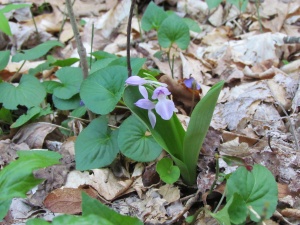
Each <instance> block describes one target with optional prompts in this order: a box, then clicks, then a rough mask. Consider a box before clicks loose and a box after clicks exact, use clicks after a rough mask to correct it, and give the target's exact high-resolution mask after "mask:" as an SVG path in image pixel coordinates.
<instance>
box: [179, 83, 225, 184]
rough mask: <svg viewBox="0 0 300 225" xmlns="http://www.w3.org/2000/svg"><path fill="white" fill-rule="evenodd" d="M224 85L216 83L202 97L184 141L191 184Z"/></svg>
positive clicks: (194, 177) (185, 160)
mask: <svg viewBox="0 0 300 225" xmlns="http://www.w3.org/2000/svg"><path fill="white" fill-rule="evenodd" d="M223 85H224V82H223V81H221V82H219V83H217V84H215V85H214V86H213V87H212V88H211V89H210V90H209V92H208V93H207V94H206V95H205V96H204V97H203V98H202V99H201V101H200V102H198V104H197V105H196V106H195V108H194V110H193V113H192V115H191V119H190V122H189V126H188V128H187V131H186V135H185V137H184V142H183V152H184V159H183V162H184V163H185V164H186V165H188V167H189V171H190V173H191V174H189V176H190V178H189V181H188V183H189V184H193V183H194V182H195V180H196V167H197V162H198V157H199V152H200V149H201V147H202V144H203V141H204V138H205V136H206V133H207V131H208V128H209V125H210V121H211V119H212V116H213V112H214V109H215V106H216V103H217V100H218V97H219V94H220V92H221V89H222V87H223Z"/></svg>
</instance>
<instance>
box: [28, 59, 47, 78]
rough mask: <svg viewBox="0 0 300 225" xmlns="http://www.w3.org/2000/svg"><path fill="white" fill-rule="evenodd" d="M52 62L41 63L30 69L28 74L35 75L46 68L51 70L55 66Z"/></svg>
mask: <svg viewBox="0 0 300 225" xmlns="http://www.w3.org/2000/svg"><path fill="white" fill-rule="evenodd" d="M50 64H51V63H50V62H48V61H46V62H44V63H41V64H39V65H38V66H37V67H35V68H30V69H29V71H28V75H30V76H35V75H37V74H39V73H42V72H43V71H45V70H50V69H51V68H52V67H53V66H51V65H50Z"/></svg>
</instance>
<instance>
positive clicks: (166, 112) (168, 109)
mask: <svg viewBox="0 0 300 225" xmlns="http://www.w3.org/2000/svg"><path fill="white" fill-rule="evenodd" d="M155 110H156V112H157V113H158V114H159V115H160V116H161V118H163V119H164V120H169V119H171V117H172V115H173V112H175V111H177V109H176V108H175V105H174V102H173V101H171V100H170V99H167V98H165V99H160V100H159V101H158V103H156V105H155Z"/></svg>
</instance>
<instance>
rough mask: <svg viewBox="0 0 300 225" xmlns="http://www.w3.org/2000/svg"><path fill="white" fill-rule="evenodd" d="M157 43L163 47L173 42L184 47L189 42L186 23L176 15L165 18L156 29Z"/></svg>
mask: <svg viewBox="0 0 300 225" xmlns="http://www.w3.org/2000/svg"><path fill="white" fill-rule="evenodd" d="M158 43H159V44H160V45H161V46H162V47H163V48H169V47H171V46H172V45H173V44H174V43H175V44H177V46H178V47H179V48H181V49H183V50H184V49H186V48H187V47H188V45H189V43H190V31H189V27H188V25H186V23H185V22H184V20H183V19H182V18H180V17H179V16H177V15H171V16H169V17H168V18H166V19H165V20H164V21H163V23H162V24H161V26H160V28H159V30H158Z"/></svg>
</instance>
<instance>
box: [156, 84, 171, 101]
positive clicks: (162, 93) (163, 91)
mask: <svg viewBox="0 0 300 225" xmlns="http://www.w3.org/2000/svg"><path fill="white" fill-rule="evenodd" d="M170 94H171V92H170V91H169V90H168V88H166V87H157V88H156V89H155V90H154V91H153V95H152V99H163V98H165V97H166V96H167V95H170Z"/></svg>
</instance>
